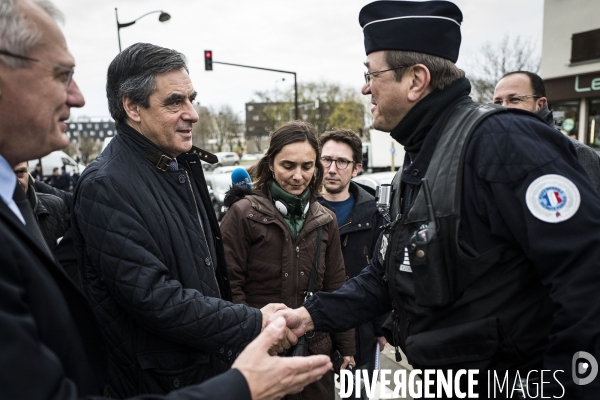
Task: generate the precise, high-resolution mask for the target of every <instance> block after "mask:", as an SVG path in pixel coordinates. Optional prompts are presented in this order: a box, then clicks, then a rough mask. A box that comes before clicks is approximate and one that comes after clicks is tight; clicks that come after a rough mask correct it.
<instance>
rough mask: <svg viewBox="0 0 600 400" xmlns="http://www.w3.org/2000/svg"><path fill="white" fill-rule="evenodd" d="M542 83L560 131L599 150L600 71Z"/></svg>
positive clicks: (547, 80)
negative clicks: (544, 85)
mask: <svg viewBox="0 0 600 400" xmlns="http://www.w3.org/2000/svg"><path fill="white" fill-rule="evenodd" d="M544 82H545V84H546V96H547V97H548V104H549V107H550V109H551V110H552V111H553V112H554V117H555V119H556V122H557V125H558V126H560V128H561V131H562V132H563V133H564V134H566V135H569V136H571V137H573V138H575V139H578V140H579V141H581V142H583V143H585V144H587V145H589V146H591V147H593V148H594V149H596V150H598V151H600V71H597V72H592V73H587V74H579V75H571V76H567V77H561V78H555V79H546V80H545V81H544Z"/></svg>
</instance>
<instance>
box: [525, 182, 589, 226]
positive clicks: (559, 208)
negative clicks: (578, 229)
mask: <svg viewBox="0 0 600 400" xmlns="http://www.w3.org/2000/svg"><path fill="white" fill-rule="evenodd" d="M525 200H526V202H527V208H528V209H529V211H530V212H531V213H532V214H533V216H534V217H536V218H537V219H539V220H542V221H544V222H550V223H558V222H563V221H566V220H568V219H569V218H571V217H572V216H573V215H575V213H576V212H577V210H579V205H580V204H581V196H580V195H579V190H578V189H577V186H575V184H574V183H573V182H571V181H570V180H569V179H567V178H565V177H564V176H561V175H553V174H550V175H544V176H540V177H539V178H537V179H536V180H534V181H533V182H531V184H530V185H529V187H528V188H527V193H526V194H525Z"/></svg>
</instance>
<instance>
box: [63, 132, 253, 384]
mask: <svg viewBox="0 0 600 400" xmlns="http://www.w3.org/2000/svg"><path fill="white" fill-rule="evenodd" d="M198 150H199V149H198ZM148 152H151V153H159V154H164V152H162V151H161V150H160V149H159V148H158V147H156V146H155V145H154V144H152V143H151V142H150V141H148V140H147V139H146V138H145V137H143V136H142V135H140V134H139V133H138V132H136V131H135V130H133V129H132V128H130V127H129V126H127V125H120V126H119V128H118V135H117V136H115V138H114V139H113V140H112V141H111V142H110V144H109V146H108V147H107V148H106V149H105V151H104V152H103V153H102V154H101V155H100V156H99V157H98V158H97V159H96V160H95V161H94V162H93V163H92V164H90V165H89V166H88V167H87V168H86V169H85V171H84V173H83V174H82V176H81V179H80V180H79V183H78V186H77V189H76V192H75V200H74V211H73V224H74V226H75V228H76V236H75V243H76V250H77V253H78V261H79V265H80V273H81V280H82V286H83V289H84V292H85V293H86V295H87V297H88V299H89V300H90V302H91V304H92V307H93V308H94V311H95V312H96V315H97V317H98V319H99V322H100V324H101V325H102V329H103V333H104V335H105V337H106V339H107V342H108V351H109V360H110V363H109V379H110V381H109V384H110V387H111V391H112V393H114V394H116V395H118V396H129V395H134V394H136V393H166V392H168V391H170V390H172V389H176V388H178V387H183V386H185V385H189V384H193V383H198V382H202V381H204V380H206V379H208V378H210V377H212V376H214V375H216V374H218V373H220V372H222V371H224V370H226V369H227V368H228V367H229V365H230V363H231V362H232V360H233V359H234V358H235V356H236V355H237V354H238V353H239V352H240V351H241V349H243V347H244V346H246V345H247V344H248V343H249V342H250V341H251V340H252V339H253V338H254V337H256V335H258V333H259V332H260V330H261V324H262V316H261V313H260V310H257V309H254V308H249V307H246V306H243V305H234V304H232V303H230V302H229V301H226V300H229V299H230V298H231V291H230V288H229V282H228V280H227V269H226V266H225V261H224V256H223V247H222V243H221V234H220V231H219V226H218V223H217V220H216V218H215V215H214V213H213V212H212V208H211V204H210V198H209V195H208V189H207V187H206V182H205V180H204V175H203V172H202V166H201V163H200V158H199V156H198V154H197V153H195V152H190V153H186V154H182V155H180V156H179V157H178V158H177V159H178V162H179V170H177V171H169V170H165V171H163V170H161V169H159V168H158V167H157V166H156V164H155V163H154V162H151V161H150V160H149V159H148V158H146V155H147V154H148ZM203 227H204V228H203ZM204 232H206V233H207V236H206V237H205V236H204Z"/></svg>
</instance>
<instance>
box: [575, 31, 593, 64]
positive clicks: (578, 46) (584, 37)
mask: <svg viewBox="0 0 600 400" xmlns="http://www.w3.org/2000/svg"><path fill="white" fill-rule="evenodd" d="M597 59H600V29H595V30H593V31H587V32H581V33H575V34H573V36H572V37H571V63H578V62H583V61H590V60H597Z"/></svg>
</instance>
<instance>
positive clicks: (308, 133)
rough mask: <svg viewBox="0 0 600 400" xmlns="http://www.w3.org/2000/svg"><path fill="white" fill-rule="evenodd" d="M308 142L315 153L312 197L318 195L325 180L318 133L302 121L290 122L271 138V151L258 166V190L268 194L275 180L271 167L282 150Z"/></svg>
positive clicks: (273, 133) (311, 183) (311, 188)
mask: <svg viewBox="0 0 600 400" xmlns="http://www.w3.org/2000/svg"><path fill="white" fill-rule="evenodd" d="M298 142H308V144H310V146H311V147H312V148H313V150H314V151H315V155H316V160H315V174H314V176H313V178H312V180H311V181H310V184H309V187H310V191H311V193H312V196H314V195H316V194H317V193H318V191H319V187H320V186H321V181H322V179H323V171H324V169H323V164H321V152H320V151H319V142H318V140H317V131H316V129H315V128H314V126H312V125H311V124H309V123H306V122H302V121H293V122H288V123H287V124H285V125H283V126H282V127H281V128H279V129H277V130H275V131H273V132H272V133H271V135H270V137H269V149H268V150H267V153H266V154H265V155H264V156H263V158H261V159H260V160H259V161H258V163H257V164H256V165H257V167H256V179H257V182H256V188H257V189H259V190H262V191H263V193H265V194H268V191H269V187H270V186H271V181H272V180H273V173H272V172H271V169H270V168H269V166H271V165H273V162H274V161H275V157H276V156H277V154H279V152H280V151H281V149H283V148H284V147H285V146H287V145H288V144H292V143H298Z"/></svg>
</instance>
